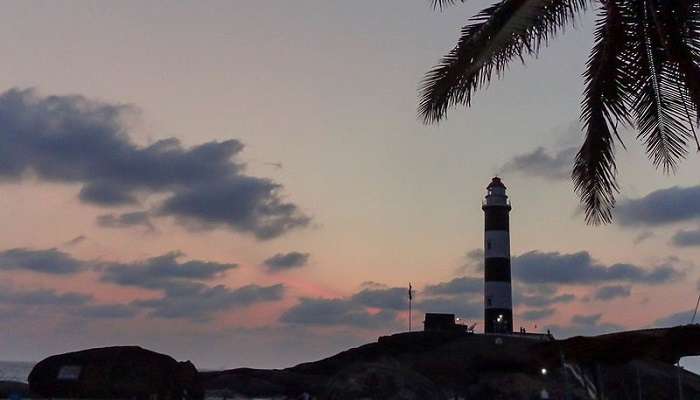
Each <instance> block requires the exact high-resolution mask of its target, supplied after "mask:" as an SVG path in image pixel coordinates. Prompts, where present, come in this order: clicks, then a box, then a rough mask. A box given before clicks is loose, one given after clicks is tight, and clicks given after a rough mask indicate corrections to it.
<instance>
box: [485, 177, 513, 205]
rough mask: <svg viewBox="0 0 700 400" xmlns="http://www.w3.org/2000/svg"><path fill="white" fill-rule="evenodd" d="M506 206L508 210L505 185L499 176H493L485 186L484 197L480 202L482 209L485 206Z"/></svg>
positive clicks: (508, 203)
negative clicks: (481, 202)
mask: <svg viewBox="0 0 700 400" xmlns="http://www.w3.org/2000/svg"><path fill="white" fill-rule="evenodd" d="M492 206H496V207H507V208H508V210H510V202H509V201H508V195H506V185H504V184H503V182H501V178H499V177H497V176H495V177H494V178H493V179H491V183H489V185H488V186H487V187H486V198H485V199H484V202H483V204H482V209H484V210H485V209H486V208H487V207H492Z"/></svg>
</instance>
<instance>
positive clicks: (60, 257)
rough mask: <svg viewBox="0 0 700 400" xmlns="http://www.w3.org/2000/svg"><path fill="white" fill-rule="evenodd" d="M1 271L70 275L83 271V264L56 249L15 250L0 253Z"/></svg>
mask: <svg viewBox="0 0 700 400" xmlns="http://www.w3.org/2000/svg"><path fill="white" fill-rule="evenodd" d="M3 269H4V270H24V271H31V272H36V273H42V274H51V275H71V274H76V273H78V272H80V271H82V270H84V269H85V264H84V263H83V262H82V261H79V260H76V259H75V258H73V257H72V256H70V255H69V254H67V253H64V252H62V251H60V250H57V249H48V250H32V249H26V248H15V249H9V250H5V251H2V252H0V270H3Z"/></svg>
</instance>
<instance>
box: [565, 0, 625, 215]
mask: <svg viewBox="0 0 700 400" xmlns="http://www.w3.org/2000/svg"><path fill="white" fill-rule="evenodd" d="M627 39H628V38H627V32H626V30H625V25H624V22H623V15H622V10H621V8H620V5H619V3H618V2H617V0H608V1H606V2H605V3H604V8H603V9H602V10H601V11H600V12H599V13H598V21H597V22H596V30H595V45H594V46H593V50H592V51H591V55H590V56H589V59H588V63H587V68H586V72H585V73H584V78H585V80H586V89H585V90H584V100H583V101H582V103H581V121H582V123H583V127H584V130H585V131H586V139H585V141H584V143H583V146H582V147H581V149H580V150H579V152H578V154H577V155H576V160H575V162H574V169H573V172H572V179H573V181H574V189H575V191H576V192H577V193H578V195H579V196H580V197H581V202H582V203H583V206H584V210H585V214H586V221H587V222H588V223H592V224H600V223H608V222H610V221H611V220H612V208H613V207H614V205H615V194H616V193H617V192H618V186H617V183H616V179H615V175H616V172H617V167H616V165H615V138H614V137H613V133H614V134H615V135H616V136H617V129H616V124H617V123H618V122H622V123H623V124H628V123H629V122H630V115H629V113H628V111H627V107H626V104H627V103H628V102H629V100H628V99H629V96H630V92H631V90H632V87H633V84H634V80H633V79H634V77H633V76H630V75H629V74H628V71H629V55H628V49H627ZM617 138H618V140H620V142H621V139H620V137H619V136H617Z"/></svg>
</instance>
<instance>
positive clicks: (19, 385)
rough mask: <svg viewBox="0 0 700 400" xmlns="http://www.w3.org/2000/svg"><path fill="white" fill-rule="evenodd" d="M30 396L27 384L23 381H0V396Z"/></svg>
mask: <svg viewBox="0 0 700 400" xmlns="http://www.w3.org/2000/svg"><path fill="white" fill-rule="evenodd" d="M26 397H30V392H29V385H27V384H26V383H23V382H15V381H0V398H2V399H7V398H26Z"/></svg>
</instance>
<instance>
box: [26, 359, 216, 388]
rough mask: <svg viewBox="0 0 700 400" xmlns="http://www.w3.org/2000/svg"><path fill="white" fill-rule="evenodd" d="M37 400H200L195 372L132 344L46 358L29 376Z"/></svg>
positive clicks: (192, 368) (188, 363)
mask: <svg viewBox="0 0 700 400" xmlns="http://www.w3.org/2000/svg"><path fill="white" fill-rule="evenodd" d="M29 386H30V389H31V391H32V392H34V393H37V394H38V395H40V396H43V397H63V398H103V399H104V398H136V399H201V398H203V390H202V389H201V386H200V384H199V378H198V373H197V369H196V368H195V367H194V365H192V363H190V362H189V361H187V362H177V361H176V360H175V359H173V358H172V357H170V356H167V355H164V354H159V353H156V352H153V351H150V350H145V349H142V348H140V347H137V346H118V347H104V348H96V349H89V350H83V351H77V352H73V353H66V354H60V355H55V356H51V357H49V358H46V359H45V360H43V361H41V362H40V363H38V364H37V365H36V366H35V367H34V369H32V372H31V373H30V374H29Z"/></svg>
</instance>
